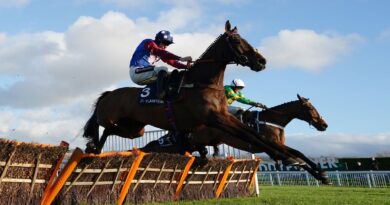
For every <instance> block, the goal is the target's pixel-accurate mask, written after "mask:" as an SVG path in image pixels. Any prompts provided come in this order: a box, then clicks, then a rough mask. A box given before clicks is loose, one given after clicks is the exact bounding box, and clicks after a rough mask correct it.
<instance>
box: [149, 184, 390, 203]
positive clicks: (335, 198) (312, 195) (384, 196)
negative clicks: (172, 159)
mask: <svg viewBox="0 0 390 205" xmlns="http://www.w3.org/2000/svg"><path fill="white" fill-rule="evenodd" d="M167 204H175V205H212V204H223V205H226V204H240V205H245V204H247V205H249V204H251V205H252V204H264V205H284V204H286V205H294V204H299V205H301V204H302V205H325V204H329V205H340V204H343V205H344V204H350V205H390V188H382V189H380V188H373V189H370V188H349V187H307V186H291V187H290V186H289V187H286V186H282V187H279V186H273V187H272V186H263V187H261V188H260V197H247V198H233V199H218V200H215V199H213V200H202V201H178V202H176V203H173V202H169V203H153V205H167ZM148 205H152V204H148Z"/></svg>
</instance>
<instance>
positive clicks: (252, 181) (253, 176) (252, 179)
mask: <svg viewBox="0 0 390 205" xmlns="http://www.w3.org/2000/svg"><path fill="white" fill-rule="evenodd" d="M256 161H257V163H256V167H255V169H254V171H253V174H252V177H251V181H250V183H249V186H248V191H249V190H250V188H251V186H252V185H253V184H254V182H255V176H256V174H257V170H258V169H259V165H260V162H261V159H260V158H257V159H256Z"/></svg>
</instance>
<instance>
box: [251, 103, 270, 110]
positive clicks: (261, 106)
mask: <svg viewBox="0 0 390 205" xmlns="http://www.w3.org/2000/svg"><path fill="white" fill-rule="evenodd" d="M254 106H256V107H258V108H261V109H268V107H267V106H265V105H263V104H261V103H256V104H255V105H254Z"/></svg>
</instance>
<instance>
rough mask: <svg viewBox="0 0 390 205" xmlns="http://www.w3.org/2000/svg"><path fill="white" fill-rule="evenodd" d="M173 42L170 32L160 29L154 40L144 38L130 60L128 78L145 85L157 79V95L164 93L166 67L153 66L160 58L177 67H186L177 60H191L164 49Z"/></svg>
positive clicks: (189, 57)
mask: <svg viewBox="0 0 390 205" xmlns="http://www.w3.org/2000/svg"><path fill="white" fill-rule="evenodd" d="M172 43H173V37H172V36H171V33H170V32H169V31H166V30H162V31H160V32H158V33H157V34H156V37H155V39H154V40H152V39H145V40H143V41H142V42H141V43H140V44H139V45H138V47H137V48H136V49H135V52H134V54H133V56H132V58H131V60H130V66H129V67H130V72H129V73H130V78H131V80H132V81H133V82H134V83H136V84H138V85H147V84H150V83H152V82H155V81H156V80H157V96H160V98H162V96H163V95H164V90H163V85H164V81H165V78H166V77H167V76H168V68H167V67H165V66H155V65H154V64H155V63H156V62H157V61H159V60H160V59H161V60H162V61H163V62H165V63H167V64H169V65H171V66H173V67H175V68H177V69H186V68H187V65H185V64H182V63H180V62H179V61H183V62H185V61H187V62H188V61H192V58H191V56H186V57H179V56H176V55H175V54H172V53H170V52H168V51H166V50H165V49H166V48H167V47H168V46H169V45H170V44H172Z"/></svg>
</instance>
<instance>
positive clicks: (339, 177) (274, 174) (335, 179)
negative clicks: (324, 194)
mask: <svg viewBox="0 0 390 205" xmlns="http://www.w3.org/2000/svg"><path fill="white" fill-rule="evenodd" d="M327 173H328V175H329V179H330V181H331V182H332V183H333V186H348V187H369V188H378V187H380V188H390V171H328V172H327ZM257 176H258V181H259V184H260V185H271V186H296V185H303V186H320V185H321V182H318V181H317V180H316V179H315V178H313V177H312V176H311V175H310V174H309V173H308V172H306V171H268V172H258V174H257Z"/></svg>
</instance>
